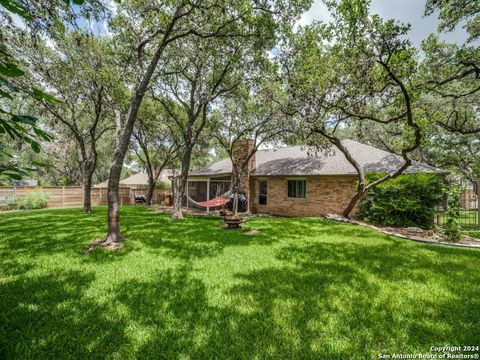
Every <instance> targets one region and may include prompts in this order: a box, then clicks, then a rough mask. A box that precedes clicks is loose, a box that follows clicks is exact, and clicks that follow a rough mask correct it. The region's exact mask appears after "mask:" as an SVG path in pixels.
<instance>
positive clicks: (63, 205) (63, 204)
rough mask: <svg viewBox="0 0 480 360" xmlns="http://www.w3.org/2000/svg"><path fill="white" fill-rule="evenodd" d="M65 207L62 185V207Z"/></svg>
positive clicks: (63, 187)
mask: <svg viewBox="0 0 480 360" xmlns="http://www.w3.org/2000/svg"><path fill="white" fill-rule="evenodd" d="M64 207H65V186H62V208H64Z"/></svg>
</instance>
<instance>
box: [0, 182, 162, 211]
mask: <svg viewBox="0 0 480 360" xmlns="http://www.w3.org/2000/svg"><path fill="white" fill-rule="evenodd" d="M32 190H41V191H45V192H47V193H49V194H50V197H49V199H48V203H47V208H62V207H78V206H83V188H82V187H81V186H34V187H31V186H21V187H15V188H13V187H5V186H2V187H0V200H3V199H14V198H16V199H19V198H21V197H22V196H24V195H25V194H26V193H27V192H29V191H32ZM118 193H119V198H120V205H133V204H134V199H133V195H134V194H137V195H140V194H146V193H147V190H140V189H133V188H130V187H120V188H119V191H118ZM168 194H170V190H165V189H155V191H154V193H153V198H152V202H153V203H154V204H159V203H161V202H163V200H164V197H165V195H168ZM91 198H92V200H91V201H92V206H98V205H107V189H106V188H92V193H91Z"/></svg>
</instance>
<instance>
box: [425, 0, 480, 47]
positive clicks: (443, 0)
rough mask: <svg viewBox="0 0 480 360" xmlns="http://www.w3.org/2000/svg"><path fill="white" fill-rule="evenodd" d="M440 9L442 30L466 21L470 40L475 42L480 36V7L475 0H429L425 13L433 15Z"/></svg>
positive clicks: (451, 28) (447, 29)
mask: <svg viewBox="0 0 480 360" xmlns="http://www.w3.org/2000/svg"><path fill="white" fill-rule="evenodd" d="M436 11H439V18H440V20H441V22H440V24H439V26H438V29H439V30H440V31H452V30H454V29H455V27H456V26H458V25H459V24H460V23H462V22H465V25H464V28H465V29H466V30H467V32H468V33H469V34H470V38H469V41H470V42H473V41H475V40H476V39H478V38H479V37H480V8H479V6H478V2H477V1H475V0H473V1H472V0H427V2H426V5H425V15H432V14H433V13H435V12H436Z"/></svg>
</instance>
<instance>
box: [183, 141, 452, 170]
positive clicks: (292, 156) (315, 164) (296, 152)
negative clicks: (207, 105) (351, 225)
mask: <svg viewBox="0 0 480 360" xmlns="http://www.w3.org/2000/svg"><path fill="white" fill-rule="evenodd" d="M342 143H343V144H344V145H345V146H346V147H347V149H348V150H349V152H350V153H351V154H352V155H353V157H354V158H355V160H357V161H358V162H359V163H360V165H362V166H363V168H364V170H365V171H366V172H393V171H395V170H396V169H397V168H399V167H400V166H401V165H402V164H403V159H402V157H400V156H398V155H394V154H392V153H389V152H387V151H384V150H380V149H377V148H374V147H372V146H369V145H365V144H361V143H359V142H356V141H353V140H343V141H342ZM255 156H256V170H255V171H254V172H253V173H252V176H308V175H356V171H355V168H354V167H353V166H352V165H351V164H350V163H349V162H348V161H347V159H346V158H345V156H344V155H343V153H342V152H341V151H340V150H338V149H337V148H336V147H332V148H331V150H329V151H328V152H327V153H317V154H315V153H314V152H313V151H309V148H308V147H306V146H292V147H285V148H279V149H274V150H260V151H257V153H256V155H255ZM231 172H232V162H231V161H230V159H228V158H227V159H224V160H222V161H218V162H216V163H214V164H212V165H210V166H207V167H204V168H201V169H196V170H193V171H191V172H190V176H215V175H224V174H230V173H231ZM415 172H429V173H432V172H435V173H444V172H445V171H444V170H442V169H439V168H435V167H432V166H428V165H425V164H421V163H419V162H413V164H412V165H411V166H410V168H409V169H408V170H407V171H406V173H415Z"/></svg>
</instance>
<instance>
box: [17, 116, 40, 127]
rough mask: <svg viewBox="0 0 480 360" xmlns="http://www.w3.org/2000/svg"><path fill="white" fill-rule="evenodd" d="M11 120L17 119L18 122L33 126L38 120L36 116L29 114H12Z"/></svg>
mask: <svg viewBox="0 0 480 360" xmlns="http://www.w3.org/2000/svg"><path fill="white" fill-rule="evenodd" d="M12 120H13V121H18V122H21V123H24V124H28V125H32V126H35V124H36V123H37V121H38V118H36V117H35V116H31V115H13V116H12Z"/></svg>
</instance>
